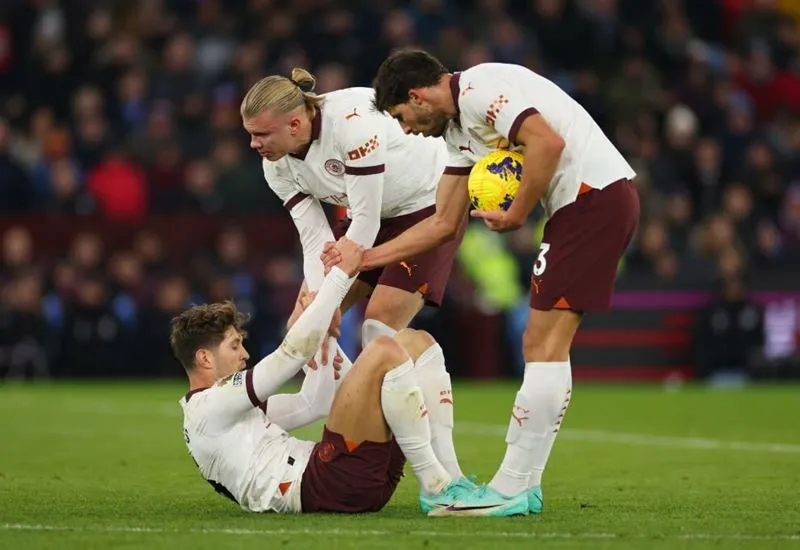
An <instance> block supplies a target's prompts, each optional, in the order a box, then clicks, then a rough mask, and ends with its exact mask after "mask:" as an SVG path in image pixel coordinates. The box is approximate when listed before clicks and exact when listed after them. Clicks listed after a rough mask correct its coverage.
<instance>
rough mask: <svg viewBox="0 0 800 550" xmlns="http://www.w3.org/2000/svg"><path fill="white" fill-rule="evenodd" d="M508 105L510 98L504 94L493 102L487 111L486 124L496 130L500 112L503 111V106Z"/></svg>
mask: <svg viewBox="0 0 800 550" xmlns="http://www.w3.org/2000/svg"><path fill="white" fill-rule="evenodd" d="M506 103H508V98H507V97H506V96H504V95H503V94H500V95H499V96H497V97H496V98H495V99H494V101H492V103H491V105H489V108H488V109H487V110H486V124H488V125H489V126H491V127H492V128H494V125H495V123H496V122H497V115H499V114H500V111H502V110H503V106H504V105H505V104H506Z"/></svg>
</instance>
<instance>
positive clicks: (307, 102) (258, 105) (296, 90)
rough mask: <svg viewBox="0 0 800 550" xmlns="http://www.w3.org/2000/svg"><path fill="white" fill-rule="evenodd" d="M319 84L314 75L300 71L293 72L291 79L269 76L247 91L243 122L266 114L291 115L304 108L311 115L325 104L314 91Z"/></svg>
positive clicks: (243, 105)
mask: <svg viewBox="0 0 800 550" xmlns="http://www.w3.org/2000/svg"><path fill="white" fill-rule="evenodd" d="M316 83H317V79H316V78H314V75H312V74H311V73H310V72H308V71H307V70H305V69H300V68H298V67H295V68H294V69H292V76H291V78H286V77H285V76H277V75H273V76H267V77H265V78H262V79H261V80H259V81H258V82H256V83H255V84H253V86H252V87H251V88H250V89H249V90H248V91H247V94H245V96H244V99H243V100H242V106H241V107H240V109H239V112H240V113H241V115H242V118H252V117H254V116H258V115H260V114H261V113H264V112H266V111H271V112H275V113H280V114H285V113H290V112H292V111H294V110H295V109H297V108H298V107H301V106H305V108H306V109H307V110H309V111H312V110H313V109H314V107H316V106H317V105H319V103H320V102H321V101H322V99H321V98H320V97H319V96H318V95H317V94H315V93H313V92H312V91H311V90H313V89H314V86H315V85H316ZM304 90H308V91H304Z"/></svg>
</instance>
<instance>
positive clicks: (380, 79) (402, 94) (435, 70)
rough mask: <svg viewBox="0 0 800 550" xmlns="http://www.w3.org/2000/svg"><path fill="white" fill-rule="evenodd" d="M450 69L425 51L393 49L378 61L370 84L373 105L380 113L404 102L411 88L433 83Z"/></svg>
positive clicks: (427, 85)
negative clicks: (376, 70)
mask: <svg viewBox="0 0 800 550" xmlns="http://www.w3.org/2000/svg"><path fill="white" fill-rule="evenodd" d="M449 72H450V71H448V70H447V68H446V67H445V66H444V65H442V62H441V61H439V60H438V59H436V58H435V57H433V56H432V55H431V54H429V53H428V52H426V51H423V50H411V49H401V50H396V51H395V52H393V53H392V54H391V55H390V56H389V57H387V58H386V61H384V62H383V63H381V66H380V68H379V69H378V74H377V76H376V77H375V81H374V82H373V84H372V86H373V88H375V101H374V102H373V103H374V106H375V108H376V109H377V110H378V111H381V112H383V111H388V110H389V109H391V108H392V107H396V106H397V105H401V104H403V103H406V102H407V101H408V92H410V91H411V90H413V89H414V88H427V87H429V86H434V85H435V84H437V83H438V82H439V80H440V79H441V78H442V75H444V74H447V73H449Z"/></svg>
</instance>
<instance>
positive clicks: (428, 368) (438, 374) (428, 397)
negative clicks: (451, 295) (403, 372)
mask: <svg viewBox="0 0 800 550" xmlns="http://www.w3.org/2000/svg"><path fill="white" fill-rule="evenodd" d="M414 374H415V375H416V377H417V383H418V384H419V387H420V389H422V396H423V397H424V399H425V404H426V405H427V406H428V418H430V426H431V446H432V447H433V452H434V453H436V458H438V459H439V462H441V463H442V466H444V467H445V469H446V470H447V473H448V474H450V477H452V478H453V479H458V478H460V477H464V474H463V473H462V472H461V468H460V467H459V465H458V458H457V457H456V450H455V447H454V446H453V389H452V385H451V384H450V375H449V374H448V373H447V369H446V368H445V364H444V353H443V352H442V348H441V346H440V345H439V344H433V345H432V346H431V347H429V348H428V349H427V350H425V352H424V353H423V354H422V355H420V356H419V358H418V359H417V362H416V364H415V365H414Z"/></svg>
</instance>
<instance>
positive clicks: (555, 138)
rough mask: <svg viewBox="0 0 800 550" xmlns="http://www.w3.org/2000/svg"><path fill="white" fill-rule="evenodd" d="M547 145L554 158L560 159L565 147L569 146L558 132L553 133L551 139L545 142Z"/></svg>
mask: <svg viewBox="0 0 800 550" xmlns="http://www.w3.org/2000/svg"><path fill="white" fill-rule="evenodd" d="M545 145H546V147H547V149H548V150H549V151H550V152H551V153H552V154H553V156H556V157H560V156H561V152H562V151H563V150H564V147H566V146H567V142H566V141H564V138H563V137H561V136H560V135H559V134H557V133H556V132H551V133H550V136H549V138H548V139H547V140H545Z"/></svg>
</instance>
